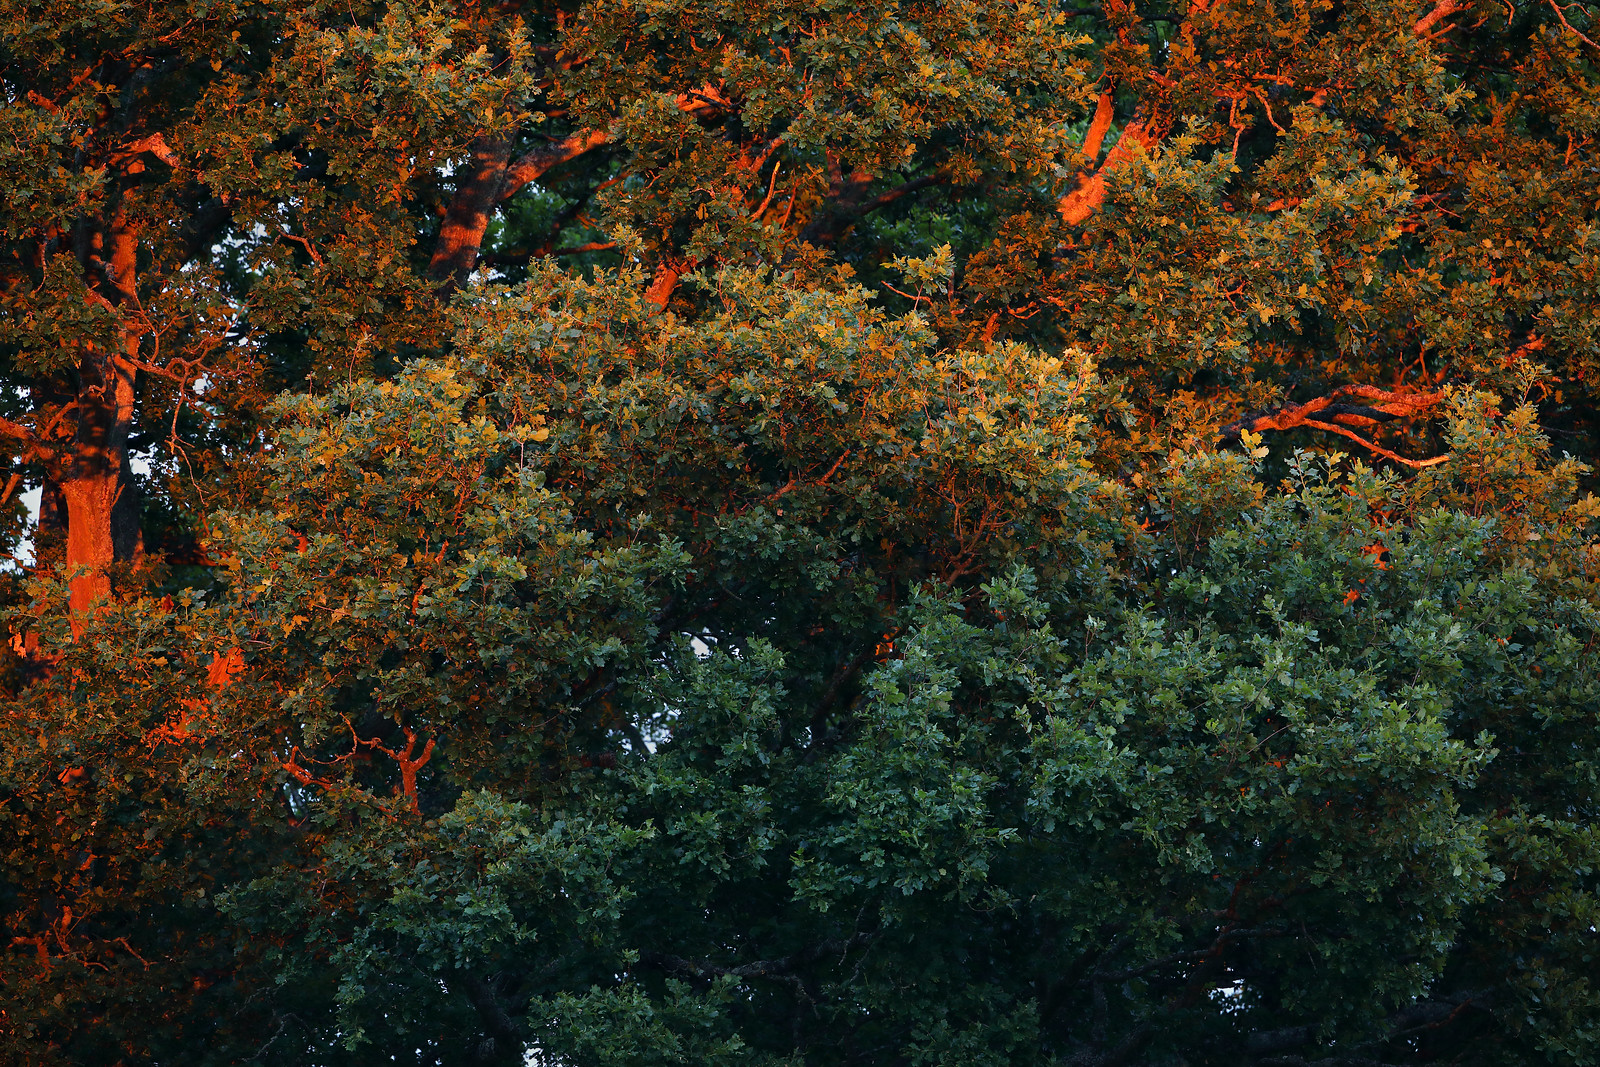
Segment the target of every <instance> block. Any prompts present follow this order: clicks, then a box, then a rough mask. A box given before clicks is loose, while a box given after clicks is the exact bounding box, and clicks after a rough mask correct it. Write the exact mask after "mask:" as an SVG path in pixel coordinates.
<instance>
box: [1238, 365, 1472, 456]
mask: <svg viewBox="0 0 1600 1067" xmlns="http://www.w3.org/2000/svg"><path fill="white" fill-rule="evenodd" d="M1442 399H1444V394H1443V393H1399V392H1391V391H1389V390H1387V389H1379V388H1378V387H1377V386H1374V385H1346V386H1343V387H1342V388H1339V389H1335V390H1334V391H1333V392H1331V393H1329V394H1328V395H1327V396H1319V397H1317V398H1316V399H1315V400H1308V401H1306V402H1305V403H1304V404H1288V405H1285V406H1284V407H1281V408H1278V409H1276V410H1274V411H1268V412H1260V413H1257V414H1252V415H1246V416H1245V417H1244V418H1242V419H1239V420H1237V421H1235V422H1231V423H1229V424H1228V425H1227V426H1224V427H1223V428H1222V433H1221V439H1222V440H1223V441H1230V440H1236V439H1237V438H1238V437H1239V435H1240V434H1242V433H1243V432H1245V431H1246V430H1249V431H1250V432H1252V433H1262V432H1264V431H1266V430H1296V429H1300V428H1302V427H1305V428H1308V429H1313V430H1325V431H1327V432H1329V433H1336V434H1339V435H1340V436H1341V437H1348V438H1349V439H1350V440H1352V441H1354V442H1356V443H1357V444H1359V445H1360V446H1361V447H1362V448H1365V449H1366V450H1367V451H1369V452H1372V453H1373V454H1375V455H1379V456H1382V457H1384V458H1385V459H1389V460H1393V461H1394V462H1396V463H1400V464H1403V465H1404V466H1407V467H1412V468H1415V469H1420V468H1422V467H1435V466H1438V465H1439V464H1441V463H1444V462H1445V461H1447V460H1448V459H1449V458H1450V456H1449V455H1448V454H1447V455H1443V456H1435V457H1433V458H1432V459H1408V458H1406V457H1405V456H1402V455H1399V454H1398V453H1395V452H1391V451H1390V450H1389V449H1387V448H1384V447H1383V446H1382V445H1379V444H1377V443H1376V442H1374V441H1370V440H1368V439H1367V438H1365V437H1363V436H1361V435H1360V434H1358V433H1356V432H1355V430H1353V429H1351V427H1353V426H1358V427H1362V428H1369V429H1370V428H1373V427H1377V426H1381V425H1383V424H1384V423H1389V422H1395V421H1397V420H1401V419H1412V418H1415V417H1417V416H1418V415H1421V414H1423V413H1424V412H1426V411H1428V410H1430V409H1431V408H1433V407H1435V406H1436V405H1437V404H1438V403H1439V401H1441V400H1442ZM1358 400H1359V401H1363V402H1362V403H1354V402H1352V401H1358Z"/></svg>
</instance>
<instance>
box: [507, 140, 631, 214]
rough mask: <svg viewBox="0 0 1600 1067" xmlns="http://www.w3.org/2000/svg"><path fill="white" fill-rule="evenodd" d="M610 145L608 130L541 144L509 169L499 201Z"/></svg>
mask: <svg viewBox="0 0 1600 1067" xmlns="http://www.w3.org/2000/svg"><path fill="white" fill-rule="evenodd" d="M610 143H611V134H609V133H607V132H606V131H605V130H580V131H579V132H577V133H573V134H568V135H567V136H566V137H561V138H558V139H556V140H554V141H551V142H550V143H549V144H546V145H540V146H539V147H538V148H535V149H534V150H533V151H531V152H529V153H528V154H527V155H525V156H523V157H522V158H520V159H518V160H517V161H516V162H514V163H512V164H511V165H510V166H508V167H506V174H505V184H503V185H502V186H501V187H500V199H501V200H507V199H510V198H511V197H513V196H515V195H516V194H517V192H518V191H520V190H521V189H522V187H523V186H525V185H527V184H528V183H529V182H536V181H538V180H539V179H540V178H542V177H544V175H545V172H546V171H548V170H550V169H551V168H552V167H555V166H558V165H560V164H562V163H566V162H567V161H569V160H573V159H577V158H578V157H579V156H581V155H585V154H587V153H589V152H592V151H594V150H595V149H596V148H600V147H602V146H604V145H608V144H610Z"/></svg>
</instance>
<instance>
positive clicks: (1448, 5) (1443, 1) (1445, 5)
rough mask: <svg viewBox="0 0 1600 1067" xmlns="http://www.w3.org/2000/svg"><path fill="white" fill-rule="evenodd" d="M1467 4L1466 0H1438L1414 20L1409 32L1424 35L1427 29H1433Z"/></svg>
mask: <svg viewBox="0 0 1600 1067" xmlns="http://www.w3.org/2000/svg"><path fill="white" fill-rule="evenodd" d="M1467 6H1468V5H1467V3H1466V0H1439V3H1438V4H1437V5H1436V6H1435V7H1434V9H1433V10H1432V11H1430V12H1428V13H1427V14H1426V15H1424V16H1422V17H1421V18H1420V19H1418V20H1417V21H1416V24H1415V25H1414V26H1412V27H1411V32H1412V33H1414V34H1416V35H1417V36H1418V37H1426V36H1427V35H1428V31H1429V30H1431V29H1433V28H1434V26H1436V25H1438V24H1439V23H1441V22H1443V21H1444V20H1445V19H1447V18H1449V17H1450V16H1451V15H1454V14H1455V13H1456V12H1458V11H1465V10H1466V9H1467Z"/></svg>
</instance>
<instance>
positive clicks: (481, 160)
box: [428, 133, 512, 296]
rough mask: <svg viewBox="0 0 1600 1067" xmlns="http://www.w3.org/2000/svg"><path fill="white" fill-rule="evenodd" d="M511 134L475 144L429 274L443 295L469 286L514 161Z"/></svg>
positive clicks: (446, 216) (434, 253)
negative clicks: (510, 164) (507, 174)
mask: <svg viewBox="0 0 1600 1067" xmlns="http://www.w3.org/2000/svg"><path fill="white" fill-rule="evenodd" d="M511 138H512V135H511V134H510V133H505V134H498V135H490V136H484V137H479V138H478V139H477V140H475V141H473V142H472V145H471V152H472V155H471V158H470V159H468V161H467V163H466V167H465V170H464V171H463V173H462V175H461V184H460V185H458V186H456V195H455V197H454V198H453V199H452V200H451V201H450V206H449V207H448V208H447V209H446V210H445V215H444V225H442V226H441V227H440V228H439V243H438V244H437V245H436V246H435V247H434V251H433V259H432V260H431V261H430V262H429V264H428V273H429V274H430V275H431V276H432V277H433V279H434V280H435V281H437V282H438V283H439V290H438V291H439V295H440V296H449V295H450V294H451V293H452V292H454V291H455V290H456V289H459V288H460V287H461V286H462V285H463V284H465V283H466V280H467V276H468V275H469V274H471V273H472V267H473V265H474V264H475V263H477V261H478V249H479V248H481V247H482V246H483V234H484V231H485V230H487V229H488V228H489V216H490V215H491V214H492V213H493V212H494V209H495V207H496V205H498V204H499V203H500V189H501V187H502V186H503V185H504V184H505V177H506V164H507V163H508V162H510V159H511Z"/></svg>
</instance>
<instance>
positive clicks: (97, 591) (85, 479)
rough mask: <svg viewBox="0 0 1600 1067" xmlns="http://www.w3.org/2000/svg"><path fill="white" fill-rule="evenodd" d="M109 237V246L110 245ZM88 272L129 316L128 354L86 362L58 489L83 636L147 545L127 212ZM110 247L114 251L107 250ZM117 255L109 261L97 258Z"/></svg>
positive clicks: (132, 241) (101, 239)
mask: <svg viewBox="0 0 1600 1067" xmlns="http://www.w3.org/2000/svg"><path fill="white" fill-rule="evenodd" d="M107 238H109V240H106V239H107ZM92 244H93V250H92V251H91V253H90V255H89V257H88V259H89V262H88V263H86V266H87V267H88V268H89V269H90V270H91V272H94V271H95V270H96V268H98V270H99V272H100V273H103V274H105V275H106V277H105V279H104V281H103V282H102V283H101V284H99V285H96V286H95V288H96V290H97V291H98V292H99V294H100V295H101V297H102V298H103V299H104V300H105V303H106V304H107V305H109V306H110V307H111V308H113V309H114V310H116V311H117V312H118V313H119V314H120V315H121V317H122V336H121V338H120V340H121V345H122V349H123V351H122V352H115V351H107V350H104V349H102V348H101V347H100V346H98V345H94V344H89V345H87V346H86V347H85V351H84V353H83V355H82V356H81V358H80V359H79V362H78V395H77V398H76V400H77V420H76V421H77V433H76V434H75V435H74V438H73V440H72V443H71V445H70V446H69V450H68V451H67V454H65V455H63V456H61V457H60V459H59V463H58V467H59V470H58V477H57V482H58V483H59V485H60V490H61V497H62V500H63V502H64V503H65V504H66V512H67V514H66V518H67V536H66V559H65V563H66V568H67V571H68V572H69V573H70V574H72V577H71V579H70V580H69V582H68V588H69V589H70V590H71V597H70V603H71V607H72V611H73V614H74V616H75V618H74V620H73V623H72V627H73V633H74V634H77V633H79V632H81V630H82V626H83V624H82V621H81V620H80V619H79V618H77V617H76V616H81V615H82V614H83V613H85V612H87V611H89V610H91V608H92V607H93V605H94V603H95V601H97V600H101V599H104V598H106V597H108V596H109V595H110V593H111V577H110V574H109V573H108V570H107V568H108V567H109V566H110V565H111V564H112V563H114V562H117V561H119V560H128V559H132V558H135V556H136V555H137V554H138V552H139V550H140V549H141V548H142V547H143V546H142V538H141V536H140V533H139V520H138V513H137V509H136V507H135V506H134V505H135V501H134V498H133V496H132V485H131V481H132V477H131V472H130V471H129V469H128V433H129V431H130V430H132V428H133V415H134V377H135V375H136V374H137V373H138V371H137V368H136V367H135V365H134V363H133V360H134V359H137V357H138V353H139V338H140V336H141V334H142V333H143V330H142V328H141V325H140V324H139V322H138V321H137V318H142V315H139V310H138V308H139V304H138V296H137V293H136V292H135V289H134V286H135V282H136V277H135V269H136V267H137V262H138V259H137V257H138V249H139V244H138V235H137V234H136V233H135V232H134V231H133V229H132V228H131V227H130V226H129V225H128V223H127V220H126V217H125V216H124V215H122V214H121V213H120V212H119V213H118V214H117V216H116V217H115V218H114V219H113V221H112V222H111V224H110V226H108V227H106V229H105V230H104V231H103V232H102V233H101V234H97V235H95V237H94V238H93V241H92ZM106 245H109V248H106V247H105V246H106ZM102 249H104V250H105V251H107V252H109V257H108V258H107V259H106V260H101V259H100V258H99V256H98V255H96V254H95V253H98V252H100V251H101V250H102Z"/></svg>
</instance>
